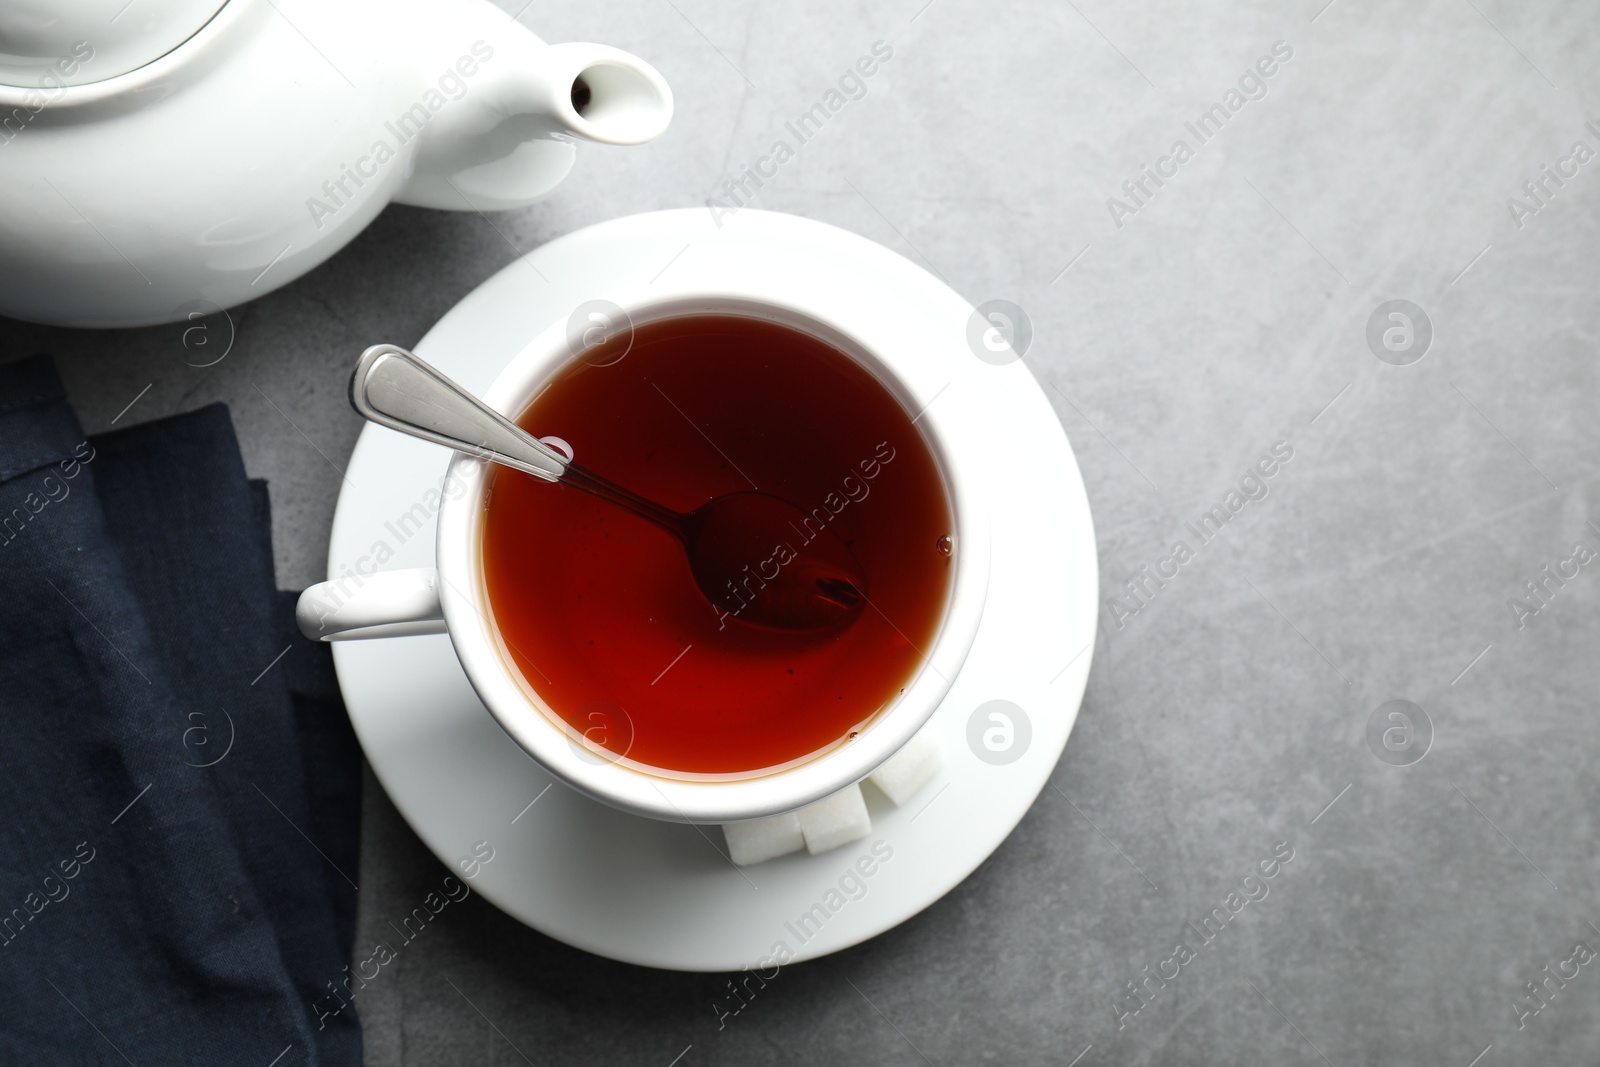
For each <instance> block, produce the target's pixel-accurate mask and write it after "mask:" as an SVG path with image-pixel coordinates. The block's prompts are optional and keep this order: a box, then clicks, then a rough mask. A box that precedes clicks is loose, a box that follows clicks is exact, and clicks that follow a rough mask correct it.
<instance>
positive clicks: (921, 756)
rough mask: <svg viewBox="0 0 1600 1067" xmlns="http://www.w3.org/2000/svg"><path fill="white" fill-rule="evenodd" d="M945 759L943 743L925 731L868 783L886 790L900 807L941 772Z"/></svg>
mask: <svg viewBox="0 0 1600 1067" xmlns="http://www.w3.org/2000/svg"><path fill="white" fill-rule="evenodd" d="M943 765H944V760H943V759H942V758H941V756H940V755H939V742H938V741H936V740H934V738H933V736H932V732H931V731H929V730H923V731H922V732H921V733H919V734H917V735H916V736H915V737H913V738H912V739H911V740H910V741H907V742H906V744H905V746H904V747H903V748H901V749H900V751H899V752H896V753H895V754H894V755H893V756H890V757H889V761H888V762H887V763H885V764H884V765H883V766H882V767H879V768H878V769H877V770H875V771H873V772H872V774H870V775H868V776H867V781H869V782H871V783H872V784H873V785H875V786H877V787H878V788H879V789H880V790H882V792H883V795H884V796H886V797H888V798H889V799H890V800H891V801H892V802H893V803H894V805H895V806H896V807H899V806H900V805H902V804H904V803H905V802H906V801H908V800H910V799H911V798H912V797H914V796H916V795H917V791H918V790H919V789H921V788H922V787H923V786H925V785H927V784H928V783H929V782H931V781H933V776H934V775H936V774H938V773H939V768H940V767H942V766H943Z"/></svg>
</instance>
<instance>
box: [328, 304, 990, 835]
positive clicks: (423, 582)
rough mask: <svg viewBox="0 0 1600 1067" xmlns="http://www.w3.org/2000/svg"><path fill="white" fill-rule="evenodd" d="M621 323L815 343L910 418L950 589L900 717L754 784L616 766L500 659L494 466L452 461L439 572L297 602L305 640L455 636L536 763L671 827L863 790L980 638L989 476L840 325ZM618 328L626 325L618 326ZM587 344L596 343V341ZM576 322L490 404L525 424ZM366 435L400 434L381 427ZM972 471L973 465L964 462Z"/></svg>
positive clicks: (644, 314) (723, 308) (689, 311)
mask: <svg viewBox="0 0 1600 1067" xmlns="http://www.w3.org/2000/svg"><path fill="white" fill-rule="evenodd" d="M606 303H607V305H608V306H610V307H615V308H620V309H622V315H621V316H620V317H621V319H622V320H623V321H621V322H615V321H609V320H597V321H600V326H599V328H601V329H602V330H603V331H604V332H605V333H607V334H614V333H616V332H617V331H619V330H628V329H632V328H633V327H634V326H637V325H643V324H645V323H648V322H653V321H657V320H660V319H665V318H672V317H678V316H686V315H695V316H699V315H706V314H725V315H737V316H745V317H752V318H758V319H764V320H767V321H770V322H775V323H779V324H781V325H784V326H787V327H789V328H791V329H796V330H799V331H801V332H804V333H807V334H810V335H812V336H813V337H816V338H818V339H819V340H822V341H824V342H826V343H827V344H829V345H831V346H832V347H833V348H835V349H836V350H838V351H840V352H842V353H844V354H845V355H847V356H849V357H850V358H852V359H854V360H856V361H857V362H858V363H860V364H861V365H863V366H864V367H865V368H866V369H867V370H868V371H870V372H871V373H872V374H873V376H874V377H876V378H877V379H878V380H879V381H880V382H882V383H883V384H884V385H885V386H886V387H887V388H888V389H889V390H890V391H891V392H892V393H894V394H895V396H896V398H897V399H899V401H900V402H901V405H902V406H903V407H904V408H905V409H906V411H907V412H908V413H909V414H911V415H913V416H916V422H915V425H916V426H917V428H919V429H920V430H921V431H922V436H923V440H924V442H925V444H926V445H927V447H928V450H929V452H930V453H931V454H932V456H933V459H934V462H935V464H936V465H937V466H938V468H939V470H940V472H941V474H942V475H943V477H944V483H945V490H946V492H947V494H948V496H949V500H950V505H951V511H952V512H953V519H954V529H953V531H952V538H953V540H954V553H953V557H952V559H953V563H954V570H955V574H954V578H953V581H952V583H951V589H950V595H949V599H948V602H947V604H946V608H945V612H944V616H943V619H942V621H941V623H940V626H939V629H938V632H937V635H936V636H935V637H934V639H933V642H932V645H931V647H929V648H926V649H923V652H924V658H923V661H922V663H921V665H920V667H919V669H918V672H917V674H916V676H915V677H914V678H913V679H912V680H911V682H910V683H909V684H908V685H907V686H906V687H905V690H904V691H903V693H902V694H901V695H900V697H899V699H897V700H896V701H895V702H894V703H893V704H892V705H890V706H889V707H888V708H886V709H884V710H883V711H881V712H879V713H878V715H877V716H876V717H875V718H874V719H873V720H872V721H871V722H869V723H868V724H867V726H866V727H865V728H864V729H862V730H861V731H860V732H859V733H858V734H857V735H856V736H855V737H854V738H852V739H850V740H849V741H847V742H845V743H842V744H839V745H836V746H834V747H832V748H830V749H828V750H826V751H824V752H823V753H821V754H819V755H817V756H815V757H814V758H811V759H809V760H806V761H803V762H801V763H799V764H797V765H794V766H788V767H785V768H783V769H781V770H775V771H771V772H768V773H764V774H759V775H755V776H745V777H738V776H694V775H679V774H674V773H671V772H667V771H659V770H655V769H652V768H648V767H644V766H642V765H639V764H635V763H632V762H631V761H629V760H627V759H626V758H618V757H617V756H616V755H615V754H614V753H612V752H611V751H610V750H609V749H605V748H602V747H600V746H597V745H595V744H593V743H592V742H590V741H588V740H586V739H585V738H584V737H583V736H582V735H581V734H580V733H579V732H578V731H577V730H575V729H574V728H573V727H572V726H571V725H569V724H568V723H567V722H566V721H565V720H563V719H562V718H561V717H560V716H559V715H557V714H556V713H555V712H554V711H552V710H551V709H550V708H549V707H548V706H547V705H546V704H545V702H544V700H543V699H542V698H541V697H540V695H539V694H538V692H537V691H536V690H535V689H534V688H533V687H532V686H530V685H529V683H528V682H527V681H526V680H525V679H524V678H523V677H522V675H521V672H520V671H518V669H517V668H516V667H515V666H514V665H513V664H512V663H511V662H510V660H509V658H508V657H507V656H506V654H505V653H504V651H503V648H502V643H501V639H500V637H499V635H498V634H497V632H496V631H495V628H494V625H493V619H492V613H491V610H490V608H489V606H488V601H487V595H486V589H485V583H484V577H483V566H482V548H481V546H482V524H483V519H484V514H485V509H484V506H483V494H484V488H485V485H486V483H487V481H488V474H489V471H488V469H487V468H488V463H487V461H484V460H479V459H475V458H473V457H470V456H466V455H462V454H456V455H455V456H454V457H453V458H452V459H451V460H450V467H449V470H448V472H447V475H446V481H445V484H446V486H447V487H449V489H450V492H447V493H446V494H445V496H444V499H443V503H442V504H441V506H440V508H439V515H438V537H437V544H436V555H435V559H436V566H435V567H432V568H424V569H415V570H396V571H379V572H377V573H375V574H372V575H370V576H367V577H366V578H365V579H364V580H363V581H362V582H361V583H360V584H359V585H355V584H353V583H351V582H349V581H347V580H346V581H329V582H323V583H321V584H319V585H314V586H312V587H311V588H309V589H307V590H306V591H305V592H304V593H303V594H301V597H300V602H299V606H298V609H297V620H298V622H299V626H300V629H301V632H303V633H304V634H305V635H306V636H307V637H310V638H313V639H316V640H322V641H337V640H350V639H360V638H380V637H381V638H394V639H404V638H405V637H406V636H407V635H414V634H430V633H448V634H449V635H450V640H451V643H452V644H453V645H454V646H455V651H456V655H457V657H458V658H459V659H460V660H461V666H462V667H463V669H464V670H465V671H466V675H467V679H468V680H469V681H470V682H471V683H472V687H473V689H475V690H476V691H477V694H478V696H479V698H480V699H481V700H482V701H483V703H484V706H485V707H487V708H488V709H489V712H490V713H491V714H492V715H493V716H494V717H495V719H496V721H498V722H499V724H500V726H501V727H502V728H503V729H504V730H505V731H506V733H508V734H510V735H511V737H512V738H513V739H514V740H515V741H516V742H517V743H518V744H519V745H521V746H522V748H523V749H524V750H525V751H526V752H527V753H528V754H529V755H530V756H532V757H533V758H534V759H535V760H536V761H538V763H539V764H540V765H542V766H543V767H544V768H546V769H547V770H549V771H550V772H551V773H552V774H554V775H556V776H557V777H559V778H560V779H562V780H563V781H565V782H566V783H568V784H569V785H571V786H573V787H574V788H576V789H578V790H580V791H581V792H583V793H586V794H588V795H589V796H591V797H594V798H595V799H596V800H599V801H601V802H603V803H606V804H610V805H612V806H613V807H616V808H620V809H622V810H624V811H628V812H632V813H634V814H638V815H643V816H646V817H649V818H655V819H663V820H668V821H673V822H693V823H702V822H715V823H723V822H735V821H738V820H742V819H754V818H760V817H762V816H767V815H775V814H778V813H780V812H786V811H793V810H795V809H798V808H801V807H804V806H805V805H807V804H810V803H812V802H814V801H816V800H820V799H822V798H823V797H826V796H828V795H830V794H832V793H835V792H838V791H839V790H841V789H843V788H845V787H847V786H849V785H852V784H853V783H856V782H859V781H861V780H862V779H863V778H865V777H866V776H867V775H869V774H871V773H872V772H873V771H874V770H876V769H877V768H878V767H879V766H881V765H882V764H883V763H884V762H885V761H886V760H888V759H889V757H890V756H892V755H894V754H895V753H896V752H897V751H899V750H900V748H901V746H903V745H904V744H905V743H906V742H907V741H909V740H910V739H911V738H912V736H914V735H915V734H916V732H917V731H918V730H919V729H921V728H922V726H923V724H924V723H925V722H927V720H928V718H929V716H931V715H932V714H933V712H934V710H935V709H936V708H937V707H938V706H939V703H940V701H941V700H942V699H943V698H944V696H945V694H946V693H947V692H948V691H949V689H950V686H951V684H952V682H953V681H954V679H955V677H956V674H957V672H958V671H959V670H960V669H961V665H962V663H963V662H964V661H965V659H966V657H967V652H968V650H969V649H970V648H971V646H972V642H973V639H974V638H975V637H976V635H977V630H978V622H979V619H980V617H981V616H982V613H983V602H984V598H985V595H986V592H987V585H988V577H989V528H988V517H987V514H986V512H985V510H984V508H983V506H982V503H981V501H980V500H979V498H978V493H979V490H980V488H981V484H982V481H981V472H980V471H978V470H976V469H969V470H966V471H963V470H962V466H961V459H962V457H959V456H957V455H955V454H953V453H952V451H951V450H950V448H949V446H948V444H947V441H948V440H949V439H950V436H951V435H950V434H949V433H948V432H947V431H946V430H945V429H944V428H943V423H942V420H941V417H940V415H939V414H938V413H937V411H936V410H935V409H934V408H933V407H932V406H927V407H926V409H924V405H926V403H927V398H919V397H917V396H916V395H914V394H913V393H912V391H911V389H910V388H909V386H908V385H907V384H906V382H905V380H904V378H903V377H902V376H901V375H899V374H897V373H896V372H895V370H894V367H893V364H894V362H895V361H896V359H902V360H903V359H908V358H916V354H915V353H907V352H902V353H892V352H874V351H872V350H871V349H869V348H868V347H867V345H866V344H864V343H863V342H862V341H860V340H858V339H857V338H856V337H855V336H853V335H852V334H851V333H849V332H846V330H845V329H844V328H842V327H841V326H840V325H836V324H833V323H829V322H825V321H823V320H822V319H821V318H819V317H818V316H816V315H815V314H812V313H810V312H808V311H805V310H802V309H800V308H799V307H794V306H788V305H785V304H782V303H779V302H776V301H773V300H771V299H768V298H766V297H759V298H758V297H752V296H750V295H748V294H735V293H705V292H696V293H690V294H685V293H679V294H677V295H673V296H666V297H662V296H659V295H651V296H640V297H639V298H637V299H626V298H624V299H623V300H622V301H621V302H620V303H618V304H610V302H606ZM613 318H615V316H613ZM585 336H588V339H589V340H590V341H592V340H594V336H593V335H585ZM580 350H581V345H575V342H574V333H573V329H572V327H571V326H570V325H569V323H566V322H560V323H555V324H553V325H552V326H550V327H549V328H548V329H546V330H545V331H544V332H543V333H541V334H540V335H539V336H538V337H536V338H534V340H533V341H531V342H529V344H528V345H527V346H526V347H525V348H524V349H523V350H522V351H521V352H520V353H519V354H518V355H517V357H516V358H515V359H513V360H512V361H511V363H510V364H509V365H507V366H506V368H505V369H504V370H503V371H501V372H500V375H499V377H497V378H496V379H495V380H494V383H493V384H492V385H491V386H490V387H489V390H488V391H487V392H486V393H485V394H484V397H483V399H484V401H485V402H486V403H487V404H488V405H489V406H490V407H493V408H494V409H495V410H497V411H500V412H502V413H503V414H505V415H507V416H509V417H511V418H513V419H515V418H516V417H517V416H518V415H520V414H521V413H522V411H523V410H525V409H526V408H527V406H528V405H529V404H530V403H531V402H532V401H533V398H534V397H535V396H536V395H537V394H538V393H539V391H540V390H541V388H542V387H543V386H544V384H545V383H546V382H548V381H549V380H550V379H551V378H552V377H553V376H554V375H555V374H556V373H557V372H558V371H559V370H561V369H562V368H563V367H564V366H566V365H568V364H569V363H570V362H571V361H572V360H574V359H577V358H582V357H581V355H578V354H577V353H578V352H579V351H580ZM366 432H368V433H389V432H393V431H389V430H384V429H381V428H376V427H371V428H368V430H367V431H366ZM968 462H971V461H968Z"/></svg>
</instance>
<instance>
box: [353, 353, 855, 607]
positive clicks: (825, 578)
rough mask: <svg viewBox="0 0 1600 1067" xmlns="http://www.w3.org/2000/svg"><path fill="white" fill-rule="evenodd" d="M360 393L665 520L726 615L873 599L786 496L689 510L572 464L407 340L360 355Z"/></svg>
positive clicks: (849, 560) (404, 417)
mask: <svg viewBox="0 0 1600 1067" xmlns="http://www.w3.org/2000/svg"><path fill="white" fill-rule="evenodd" d="M350 404H351V406H352V407H354V408H355V409H356V411H358V412H360V413H361V414H362V415H363V416H365V417H366V418H367V419H370V420H371V421H373V422H376V423H378V424H379V425H381V426H387V427H389V428H390V429H392V430H399V431H400V432H401V433H406V434H410V435H411V436H413V437H420V438H422V439H423V440H424V441H432V442H433V443H434V444H440V445H444V446H445V447H447V448H453V449H455V450H456V451H457V452H464V453H466V454H467V455H469V456H476V457H478V458H480V459H487V460H491V461H493V462H495V463H500V464H503V465H505V466H507V467H514V468H516V469H517V470H520V471H523V472H525V473H527V474H531V475H533V476H534V477H535V478H541V479H543V480H545V481H549V482H560V483H562V484H563V485H570V486H572V487H573V488H574V489H581V490H583V491H584V492H586V493H589V494H591V495H593V496H597V497H599V498H600V499H602V500H605V501H607V502H609V503H612V504H615V505H617V506H618V507H622V508H626V509H627V510H629V511H631V512H633V513H634V514H635V515H638V516H639V517H640V518H643V519H648V520H649V521H650V522H653V523H655V524H656V525H657V526H660V527H661V528H662V529H664V530H666V531H668V532H669V533H671V534H672V535H673V536H674V537H676V538H677V539H678V541H679V543H680V544H682V545H683V550H684V554H685V555H686V556H687V557H688V561H689V570H690V572H691V573H692V574H693V575H694V580H695V584H696V585H697V586H698V587H699V588H700V592H701V593H702V594H704V595H705V598H706V599H707V600H708V601H710V602H711V606H712V607H713V608H714V609H715V610H716V611H717V615H718V620H719V623H720V625H721V626H726V625H727V624H728V620H729V619H732V620H735V621H736V622H742V623H747V624H750V625H753V626H761V627H766V628H768V629H775V630H796V631H806V630H825V629H829V628H831V627H834V626H839V625H842V624H843V623H845V622H848V621H849V620H851V619H853V618H854V617H855V616H856V614H857V613H858V612H859V611H860V610H861V605H862V602H863V601H864V600H865V590H866V586H867V580H866V575H865V574H864V573H863V572H862V569H861V565H860V564H859V563H858V562H856V558H855V557H854V556H853V555H852V554H851V553H850V549H849V548H848V547H847V546H846V545H845V543H844V542H843V541H841V540H840V539H839V537H838V535H836V534H835V533H834V532H833V531H832V530H831V529H828V528H827V527H821V528H818V524H817V523H816V521H815V520H813V519H812V518H811V516H809V515H807V514H806V513H805V512H803V511H801V510H800V509H799V508H798V507H796V506H795V505H793V504H791V503H789V502H788V501H786V500H782V499H780V498H778V497H775V496H773V495H772V494H770V493H763V492H759V491H755V490H752V491H748V492H737V493H727V494H724V495H723V496H719V497H715V498H713V499H711V500H709V501H707V502H706V503H704V504H702V505H700V507H698V508H696V509H695V510H694V511H691V512H689V513H688V514H687V515H685V514H681V513H679V512H676V511H673V510H671V509H669V508H665V507H662V506H661V505H660V504H657V503H655V502H654V501H652V500H649V499H647V498H645V497H642V496H640V495H639V494H637V493H635V492H633V491H631V490H629V489H624V488H623V487H622V486H620V485H618V484H616V483H615V482H613V481H610V480H609V479H606V478H602V477H601V476H600V475H598V474H595V473H594V472H593V471H591V470H588V469H586V468H584V467H580V466H579V465H578V464H576V463H573V462H572V461H571V460H569V459H567V458H566V457H565V456H563V455H562V454H561V453H559V452H557V451H556V450H555V449H553V448H551V447H550V446H548V445H546V444H545V443H544V442H542V441H540V440H539V439H538V438H536V437H534V436H533V435H532V434H530V433H528V432H527V431H526V430H524V429H522V427H520V426H518V425H517V424H516V423H514V422H512V421H511V420H510V419H508V418H506V417H505V416H504V415H501V414H500V413H499V412H497V411H495V410H493V409H492V408H489V407H488V406H486V405H485V404H484V403H483V401H481V400H479V399H478V398H477V397H475V396H473V395H472V394H471V393H469V392H468V391H467V390H465V389H463V388H462V387H461V386H459V385H457V384H456V383H455V382H453V381H451V380H450V379H449V378H447V377H445V376H444V375H443V374H441V373H439V371H437V370H436V369H434V368H433V367H432V366H430V365H429V364H427V363H426V362H424V361H423V360H422V359H420V358H418V357H417V356H416V355H414V354H412V353H411V352H408V351H406V350H405V349H403V348H399V347H397V346H395V345H374V346H373V347H371V348H369V349H367V350H366V351H365V352H363V353H362V354H361V359H360V361H359V362H358V363H357V364H356V369H355V373H354V374H353V375H352V376H351V378H350ZM719 628H720V627H719Z"/></svg>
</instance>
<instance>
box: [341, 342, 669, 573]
mask: <svg viewBox="0 0 1600 1067" xmlns="http://www.w3.org/2000/svg"><path fill="white" fill-rule="evenodd" d="M350 405H351V406H352V407H354V408H355V409H356V411H358V412H360V413H361V414H362V415H363V416H365V417H366V418H367V419H369V420H371V421H372V422H375V423H377V424H378V425H380V426H387V427H389V429H391V430H399V431H400V432H401V433H403V434H410V435H411V436H412V437H420V438H422V439H423V440H424V441H432V442H433V443H434V444H436V445H444V446H445V447H446V448H453V449H455V450H456V451H457V452H465V453H466V454H467V455H469V456H477V457H478V458H479V459H487V460H490V461H492V462H495V463H501V464H504V465H505V466H507V467H513V468H515V469H517V470H519V471H524V472H526V473H528V474H531V475H533V476H534V477H535V478H542V479H544V480H545V481H547V482H562V483H564V484H566V485H570V486H572V487H573V488H574V489H581V490H582V491H583V492H585V493H589V494H591V495H592V496H597V497H599V498H601V499H602V500H606V501H609V502H610V503H612V504H616V505H617V506H618V507H623V508H627V509H628V510H629V511H631V512H633V513H634V514H635V515H638V516H640V517H641V518H644V519H648V520H650V521H651V522H653V523H656V524H657V525H659V526H662V527H664V528H665V529H666V530H668V531H669V532H670V533H672V534H673V535H674V536H676V537H677V538H678V539H679V540H680V541H684V542H685V543H686V544H687V539H688V529H687V527H686V526H685V522H686V520H685V518H684V516H682V515H680V514H678V513H677V512H675V511H670V510H668V509H667V508H664V507H662V506H661V505H659V504H657V503H655V502H654V501H651V500H648V499H646V498H645V497H642V496H640V495H639V494H638V493H635V492H633V491H631V490H628V489H624V488H623V487H622V486H620V485H618V484H616V483H615V482H613V481H610V480H609V479H606V478H602V477H600V475H598V474H595V473H594V472H593V471H591V470H588V469H587V468H584V467H580V466H579V465H578V464H576V463H573V462H571V461H570V460H568V459H567V457H565V456H563V455H562V454H561V453H560V452H557V451H556V450H555V449H553V448H551V447H550V446H549V445H546V444H545V443H544V442H543V441H540V440H539V439H538V438H537V437H534V436H533V435H532V434H530V433H529V432H528V431H526V430H524V429H523V428H522V427H520V426H518V425H517V424H516V423H514V422H512V421H511V420H510V419H508V418H506V417H505V416H504V415H502V414H500V413H499V412H498V411H495V410H494V409H493V408H491V407H489V406H488V405H486V404H485V403H484V402H483V401H481V400H479V399H478V398H477V397H475V396H473V395H472V394H471V393H469V392H467V390H465V389H463V388H462V387H461V386H459V385H457V384H456V383H455V382H453V381H451V380H450V379H449V378H447V377H445V376H444V375H443V374H440V373H439V371H437V370H436V369H434V367H433V366H432V365H430V364H428V363H427V362H425V361H424V360H422V359H421V358H420V357H418V356H416V355H414V354H413V353H411V352H407V351H406V350H405V349H403V348H401V347H399V346H398V345H373V346H372V347H371V348H369V349H367V350H366V351H365V352H363V353H361V359H360V360H359V361H358V362H357V363H356V369H355V373H354V374H352V375H351V376H350Z"/></svg>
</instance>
